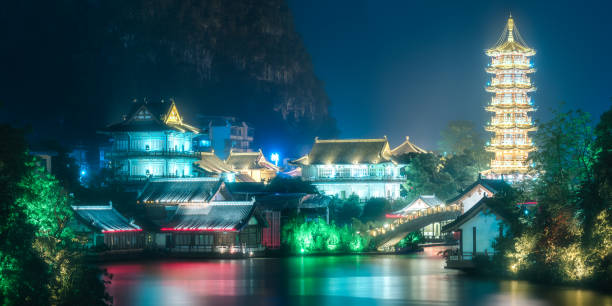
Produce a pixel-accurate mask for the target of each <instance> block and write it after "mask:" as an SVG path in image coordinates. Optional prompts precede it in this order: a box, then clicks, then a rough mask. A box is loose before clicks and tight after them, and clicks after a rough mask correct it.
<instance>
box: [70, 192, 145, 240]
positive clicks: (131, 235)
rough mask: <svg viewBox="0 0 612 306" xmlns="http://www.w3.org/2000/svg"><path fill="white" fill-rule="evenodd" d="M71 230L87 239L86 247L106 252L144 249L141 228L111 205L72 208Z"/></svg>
mask: <svg viewBox="0 0 612 306" xmlns="http://www.w3.org/2000/svg"><path fill="white" fill-rule="evenodd" d="M72 209H73V210H74V212H75V217H76V218H75V221H74V222H73V224H71V228H72V229H73V230H74V231H75V232H76V233H77V234H78V235H81V236H84V237H85V238H86V239H87V245H86V246H87V247H91V248H100V249H108V250H111V251H112V250H126V249H131V250H141V249H143V248H144V247H145V241H144V240H145V239H144V233H143V231H142V228H140V227H139V226H138V225H136V224H134V222H133V221H130V220H128V219H127V218H125V217H124V216H123V215H121V214H120V213H119V212H118V211H117V210H116V209H114V208H113V206H112V204H109V205H87V206H72Z"/></svg>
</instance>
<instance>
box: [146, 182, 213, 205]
mask: <svg viewBox="0 0 612 306" xmlns="http://www.w3.org/2000/svg"><path fill="white" fill-rule="evenodd" d="M222 185H223V182H222V181H221V180H219V179H218V178H209V177H195V178H169V179H151V180H150V181H149V182H147V184H146V185H145V187H144V189H143V191H142V193H141V194H140V195H139V196H138V203H159V204H185V203H207V202H209V201H210V200H211V199H212V197H213V196H214V195H215V194H216V193H217V192H218V191H219V189H221V186H222Z"/></svg>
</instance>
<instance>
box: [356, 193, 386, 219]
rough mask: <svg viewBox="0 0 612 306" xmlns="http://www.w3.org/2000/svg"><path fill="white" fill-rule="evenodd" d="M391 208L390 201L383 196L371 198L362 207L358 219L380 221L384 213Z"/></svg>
mask: <svg viewBox="0 0 612 306" xmlns="http://www.w3.org/2000/svg"><path fill="white" fill-rule="evenodd" d="M390 210H391V203H390V202H389V201H388V200H387V199H385V198H371V199H369V200H368V201H367V202H366V204H365V206H364V207H363V212H362V213H361V218H360V220H361V221H363V222H368V221H381V220H384V218H385V213H387V212H389V211H390Z"/></svg>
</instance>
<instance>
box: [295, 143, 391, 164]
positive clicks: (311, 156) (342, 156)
mask: <svg viewBox="0 0 612 306" xmlns="http://www.w3.org/2000/svg"><path fill="white" fill-rule="evenodd" d="M391 156H392V153H391V150H390V149H389V142H388V141H387V138H386V137H385V138H378V139H329V140H321V139H319V138H315V143H314V145H313V146H312V149H311V150H310V153H308V154H307V155H304V156H303V157H301V158H298V159H296V160H294V161H292V162H291V163H292V164H297V165H326V164H376V163H385V162H394V161H393V160H392V159H391Z"/></svg>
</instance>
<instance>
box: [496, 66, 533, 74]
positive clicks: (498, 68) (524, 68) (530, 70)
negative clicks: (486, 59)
mask: <svg viewBox="0 0 612 306" xmlns="http://www.w3.org/2000/svg"><path fill="white" fill-rule="evenodd" d="M508 70H520V72H522V73H534V72H536V69H535V68H531V67H530V65H516V64H512V65H503V64H501V65H491V66H490V67H487V68H486V69H485V71H486V72H488V73H502V72H503V73H507V72H508ZM517 73H518V72H517Z"/></svg>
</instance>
